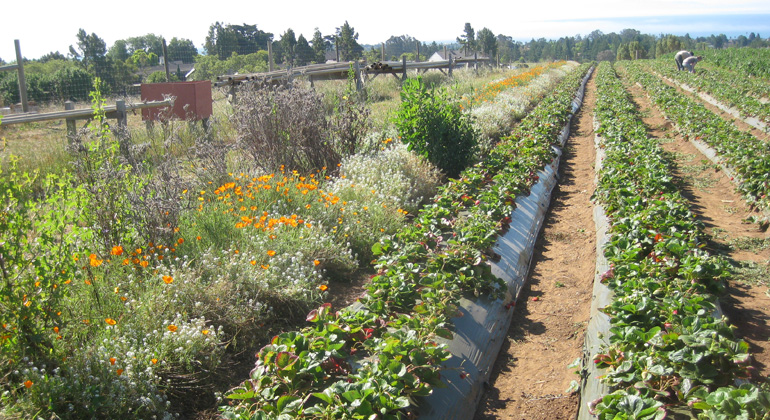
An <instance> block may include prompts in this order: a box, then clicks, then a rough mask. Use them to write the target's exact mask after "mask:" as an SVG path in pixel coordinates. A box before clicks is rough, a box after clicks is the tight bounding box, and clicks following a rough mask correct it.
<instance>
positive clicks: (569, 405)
mask: <svg viewBox="0 0 770 420" xmlns="http://www.w3.org/2000/svg"><path fill="white" fill-rule="evenodd" d="M595 91H596V85H595V83H594V81H593V77H592V78H591V79H590V80H589V82H588V85H587V89H586V95H585V98H584V102H583V106H582V107H581V109H580V110H579V111H578V113H577V115H575V116H574V117H573V121H572V133H571V135H570V137H569V139H568V140H567V143H566V144H567V146H566V147H565V149H564V153H563V155H562V157H561V163H560V168H559V184H558V185H557V186H556V187H555V188H554V191H553V194H552V197H551V207H550V209H549V211H548V214H547V215H546V219H545V222H544V225H543V229H542V231H541V233H540V236H539V238H538V240H537V242H536V244H535V253H534V257H533V262H532V268H531V271H530V279H529V281H528V283H527V284H526V285H525V286H524V288H523V289H522V291H521V294H520V295H519V300H518V301H517V303H516V309H515V312H514V314H513V321H512V323H511V327H510V329H509V330H508V337H507V339H506V340H505V342H504V343H503V347H502V349H501V351H500V356H498V359H497V362H496V363H495V365H494V367H493V371H492V374H491V377H490V380H489V388H488V389H487V391H486V392H485V394H484V396H483V397H482V399H481V403H480V405H479V407H478V408H477V412H476V415H475V419H476V420H484V419H527V420H538V419H543V420H545V419H549V420H557V419H573V418H575V417H576V415H577V410H578V404H579V396H578V395H577V394H571V393H567V392H566V391H567V389H568V388H569V386H570V383H571V381H572V380H579V377H578V376H577V375H576V374H574V373H573V372H571V370H570V369H569V368H568V367H567V366H568V365H569V364H570V363H572V362H573V361H574V360H575V359H577V358H579V357H581V356H582V347H583V342H584V331H585V326H586V324H587V322H588V318H589V311H590V305H591V290H592V285H593V279H594V273H595V270H596V255H595V250H596V238H595V233H594V232H595V227H594V222H593V204H592V203H591V201H590V198H591V195H592V194H593V191H594V168H593V166H594V160H595V150H594V132H593V108H594V103H595Z"/></svg>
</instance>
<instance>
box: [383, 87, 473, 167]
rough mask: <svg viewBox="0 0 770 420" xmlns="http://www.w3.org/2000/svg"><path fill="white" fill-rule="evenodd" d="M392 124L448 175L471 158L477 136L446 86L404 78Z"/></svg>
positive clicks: (412, 147)
mask: <svg viewBox="0 0 770 420" xmlns="http://www.w3.org/2000/svg"><path fill="white" fill-rule="evenodd" d="M394 124H395V125H396V127H397V128H398V134H399V135H400V136H401V141H403V142H404V143H406V144H407V145H408V149H409V150H413V151H415V152H416V153H417V154H419V155H422V156H424V157H426V158H427V159H428V161H430V162H431V163H433V164H434V165H436V166H437V167H439V168H440V169H441V170H442V171H444V172H445V173H446V175H447V176H449V177H457V176H458V175H459V174H460V172H461V171H462V170H463V169H465V167H466V166H468V165H469V164H470V162H471V160H472V159H473V156H474V153H475V151H476V147H477V144H478V139H477V137H478V136H477V134H476V132H475V130H474V128H473V124H472V119H471V117H470V116H468V115H467V114H464V113H463V112H462V108H461V107H460V104H459V103H457V102H456V101H454V100H453V98H452V97H451V96H450V95H449V93H447V91H446V89H444V88H438V89H436V88H433V89H428V87H427V86H426V85H425V83H423V81H422V78H420V77H418V78H417V79H409V80H406V81H405V82H404V85H403V89H402V91H401V106H400V108H399V110H398V112H397V113H396V118H395V120H394Z"/></svg>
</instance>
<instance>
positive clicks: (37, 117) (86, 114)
mask: <svg viewBox="0 0 770 420" xmlns="http://www.w3.org/2000/svg"><path fill="white" fill-rule="evenodd" d="M173 106H174V101H172V100H165V101H153V102H143V103H137V104H126V102H125V101H123V100H119V101H117V102H116V103H115V105H108V106H105V107H104V113H105V115H106V117H107V118H115V119H117V120H118V126H119V127H125V126H126V124H127V122H128V111H130V110H134V109H144V108H157V107H173ZM93 118H94V110H93V109H91V108H83V109H75V104H74V103H73V102H71V101H67V102H65V103H64V111H59V112H46V113H42V114H30V113H26V114H12V115H6V116H4V117H3V121H2V125H11V124H23V123H31V122H40V121H53V120H67V135H68V136H73V135H75V133H76V131H77V128H76V127H75V121H77V120H89V119H93Z"/></svg>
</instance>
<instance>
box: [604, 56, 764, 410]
mask: <svg viewBox="0 0 770 420" xmlns="http://www.w3.org/2000/svg"><path fill="white" fill-rule="evenodd" d="M597 87H598V89H599V90H598V92H599V94H598V99H597V104H596V111H595V112H596V119H597V121H598V122H599V128H598V129H597V133H599V134H600V135H601V136H602V139H601V140H602V143H601V145H600V147H602V148H603V149H604V150H605V152H606V158H605V159H604V161H603V168H602V170H601V171H600V173H599V185H598V186H597V190H596V194H595V197H596V199H597V200H598V201H599V202H601V203H602V205H603V207H604V208H605V211H606V213H607V216H608V218H609V220H610V233H609V235H610V238H609V242H608V244H607V246H606V248H605V256H606V257H607V259H608V261H609V262H610V264H611V267H612V268H611V270H610V271H609V272H607V273H605V275H603V276H602V281H603V282H604V283H606V284H607V286H608V287H610V289H611V290H612V291H613V293H614V301H613V302H612V303H611V304H610V305H608V306H607V307H605V308H604V309H603V311H604V312H605V313H606V314H607V315H609V316H610V322H611V327H610V331H609V333H610V335H609V337H608V338H609V340H608V343H609V344H608V345H607V347H606V348H605V349H604V350H603V352H602V354H599V355H596V356H595V357H594V362H595V363H596V365H597V366H598V367H599V368H602V369H605V372H606V373H605V375H603V377H602V380H603V381H606V382H607V383H608V384H610V386H611V387H612V388H613V390H614V391H613V392H612V393H611V394H609V395H605V396H604V397H602V398H601V399H600V400H598V401H596V402H594V403H593V410H594V412H595V413H596V414H597V416H598V417H599V418H601V419H605V418H606V419H611V418H644V419H659V418H663V417H665V416H666V414H667V413H669V412H671V411H672V410H679V411H681V410H684V411H689V410H690V409H691V408H690V406H688V403H692V402H693V401H694V399H695V398H696V397H695V392H694V390H696V389H699V390H702V391H699V392H701V393H704V394H703V395H708V394H709V393H710V392H712V391H715V390H716V389H718V388H719V387H729V386H730V385H731V384H732V383H733V382H734V381H735V379H736V378H746V377H748V373H749V366H748V364H749V361H750V360H749V353H748V346H747V344H746V343H745V342H743V341H741V340H737V339H736V338H735V337H734V335H733V332H732V328H731V327H730V326H729V325H728V324H727V322H726V320H725V319H724V318H721V317H717V316H715V307H716V303H715V302H716V298H717V295H718V294H719V293H720V292H722V291H723V288H724V285H723V279H724V278H725V277H726V276H727V270H726V266H725V262H724V261H723V260H721V259H720V258H718V257H714V256H711V255H709V254H708V253H707V252H705V251H703V250H702V249H701V244H702V243H703V239H702V238H703V233H702V232H703V228H702V225H701V224H700V223H699V222H698V221H697V219H695V217H694V215H693V214H692V213H691V212H690V211H689V209H688V206H687V202H686V200H685V199H684V198H683V197H682V196H681V195H680V194H679V192H678V191H677V190H676V188H675V186H674V184H673V183H671V178H670V175H668V172H669V168H670V166H671V164H670V163H669V162H667V161H666V159H665V158H664V157H663V156H664V155H663V153H662V151H661V149H660V147H659V146H658V145H657V144H656V143H655V141H654V140H653V139H649V138H648V137H647V134H646V129H645V127H644V124H643V122H642V120H641V117H640V116H639V115H638V113H637V111H636V109H635V107H634V106H633V103H632V101H631V100H630V98H629V96H628V93H627V92H626V91H625V89H624V88H623V86H622V84H621V83H620V81H619V80H618V79H617V77H616V75H615V73H614V70H613V69H612V67H611V66H610V65H606V64H603V65H602V66H600V68H599V71H598V74H597ZM692 407H695V411H694V412H693V413H692V414H693V415H696V414H697V415H701V414H703V413H705V412H703V413H702V412H700V411H699V410H700V408H701V407H703V408H705V406H703V405H701V406H697V407H696V406H694V405H693V406H692ZM703 418H711V417H703Z"/></svg>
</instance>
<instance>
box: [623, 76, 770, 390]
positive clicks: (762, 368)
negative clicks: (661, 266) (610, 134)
mask: <svg viewBox="0 0 770 420" xmlns="http://www.w3.org/2000/svg"><path fill="white" fill-rule="evenodd" d="M627 86H628V87H629V91H630V92H631V93H632V95H633V98H634V101H635V102H636V104H637V106H638V107H639V109H640V110H641V112H642V114H643V115H644V122H645V123H646V124H647V126H648V127H650V135H651V136H652V137H654V138H658V139H660V140H661V142H662V143H661V144H662V147H663V148H664V149H665V150H666V151H668V152H669V153H670V156H671V157H672V158H673V160H674V162H675V167H674V168H673V169H672V173H673V175H674V176H675V177H676V179H677V180H678V182H679V183H680V190H681V191H682V194H683V195H684V196H685V197H686V198H687V199H688V200H689V201H690V203H691V206H690V208H691V209H692V211H693V213H695V214H696V215H697V217H698V218H699V219H700V220H701V221H702V222H703V223H704V225H705V227H706V232H707V233H708V234H710V240H709V243H708V248H709V251H710V252H712V253H713V254H718V255H722V256H724V257H725V258H726V259H727V261H728V262H729V263H730V264H731V265H732V267H733V273H734V274H733V277H732V279H730V280H729V281H728V294H727V295H726V296H723V297H722V298H721V305H722V309H723V311H724V313H725V315H726V316H727V318H728V319H729V321H730V323H731V324H733V325H735V326H736V327H737V335H738V336H739V337H742V338H743V339H744V340H745V341H746V342H747V343H748V344H749V349H750V351H751V353H752V355H753V358H754V367H755V368H756V369H757V371H756V374H755V377H754V379H755V380H758V381H764V380H767V378H768V375H769V374H770V296H768V294H767V292H768V281H770V279H768V278H767V273H768V269H770V265H769V264H770V239H768V234H767V233H765V232H761V231H760V230H759V229H758V226H757V225H755V224H751V223H747V222H744V220H745V219H746V218H748V217H749V216H751V215H756V213H754V212H752V211H751V209H750V208H749V206H748V205H747V204H746V202H745V201H744V200H743V199H742V198H741V196H740V195H739V194H738V193H737V192H736V191H735V185H734V184H733V183H732V182H731V181H730V178H729V177H728V176H727V175H726V174H725V173H724V172H722V171H720V170H719V169H718V168H717V167H716V166H715V165H713V164H711V162H710V161H708V159H707V158H706V157H705V156H704V155H703V154H702V153H701V152H700V151H698V150H697V149H696V148H695V146H693V145H692V144H691V143H690V142H689V141H686V140H684V139H683V138H682V137H681V136H678V135H677V134H676V133H675V129H674V127H673V126H672V124H671V123H670V122H669V121H668V120H666V119H665V117H664V116H663V115H662V114H661V113H660V111H659V110H658V109H657V108H656V107H654V106H652V104H651V102H650V100H649V98H648V97H647V95H646V93H645V92H644V91H643V90H642V89H641V88H640V87H639V86H637V85H635V84H630V83H629V84H627ZM680 91H681V90H680ZM681 92H682V94H688V93H686V92H685V91H681ZM707 107H708V108H709V109H710V110H711V111H713V112H715V113H717V115H720V116H722V118H725V119H727V120H732V119H733V117H732V116H731V115H729V114H726V113H723V112H722V111H720V110H719V109H718V108H716V107H713V106H711V105H707ZM739 125H740V124H739ZM743 128H744V129H745V128H746V127H745V124H744V127H743ZM747 267H749V268H750V269H749V270H748V271H753V274H749V275H743V274H741V273H743V272H745V271H747ZM757 274H759V275H757Z"/></svg>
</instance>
